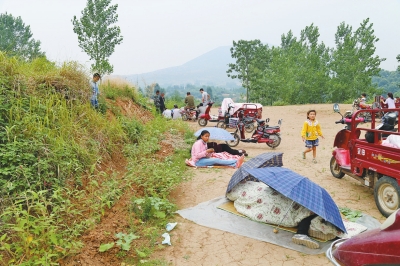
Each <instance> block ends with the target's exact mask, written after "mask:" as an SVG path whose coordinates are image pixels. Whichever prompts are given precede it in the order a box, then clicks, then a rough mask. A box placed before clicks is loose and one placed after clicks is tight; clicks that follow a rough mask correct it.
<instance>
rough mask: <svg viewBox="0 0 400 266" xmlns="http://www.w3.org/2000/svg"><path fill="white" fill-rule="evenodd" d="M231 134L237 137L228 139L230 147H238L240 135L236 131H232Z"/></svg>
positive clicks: (227, 142)
mask: <svg viewBox="0 0 400 266" xmlns="http://www.w3.org/2000/svg"><path fill="white" fill-rule="evenodd" d="M231 135H232V136H233V137H234V138H235V140H230V141H226V144H228V146H229V147H236V146H237V145H238V144H239V142H240V137H239V135H238V134H237V133H236V132H232V133H231Z"/></svg>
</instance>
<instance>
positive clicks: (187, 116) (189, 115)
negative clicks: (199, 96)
mask: <svg viewBox="0 0 400 266" xmlns="http://www.w3.org/2000/svg"><path fill="white" fill-rule="evenodd" d="M181 110H182V111H181V115H182V120H183V121H188V120H191V121H196V120H197V118H196V110H194V109H185V107H182V108H181Z"/></svg>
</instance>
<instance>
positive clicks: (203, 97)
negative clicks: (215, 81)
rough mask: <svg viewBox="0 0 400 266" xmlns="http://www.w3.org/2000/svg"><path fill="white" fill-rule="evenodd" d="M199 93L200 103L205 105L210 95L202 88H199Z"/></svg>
mask: <svg viewBox="0 0 400 266" xmlns="http://www.w3.org/2000/svg"><path fill="white" fill-rule="evenodd" d="M200 93H201V103H202V104H203V106H207V104H208V103H209V102H210V95H209V94H208V93H207V92H205V91H204V90H203V88H201V89H200Z"/></svg>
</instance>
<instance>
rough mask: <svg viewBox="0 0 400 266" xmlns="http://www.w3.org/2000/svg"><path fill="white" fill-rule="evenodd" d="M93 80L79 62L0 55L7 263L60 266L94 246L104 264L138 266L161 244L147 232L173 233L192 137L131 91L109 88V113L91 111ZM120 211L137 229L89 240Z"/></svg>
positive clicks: (0, 168)
mask: <svg viewBox="0 0 400 266" xmlns="http://www.w3.org/2000/svg"><path fill="white" fill-rule="evenodd" d="M89 77H90V75H89V74H88V73H87V72H86V71H85V69H84V68H83V67H82V66H80V65H79V64H77V63H75V62H67V63H64V64H63V65H61V66H58V65H56V64H55V63H53V62H49V61H47V60H46V59H44V58H41V59H36V60H35V61H33V62H24V61H19V60H18V59H17V58H8V57H6V56H5V55H4V54H2V53H0V101H1V104H0V193H1V195H0V198H1V201H0V261H2V263H3V264H8V265H33V264H41V265H57V264H58V263H59V262H61V261H68V260H69V259H71V258H73V254H75V253H78V252H80V251H82V250H84V249H85V247H88V246H95V247H96V248H95V251H96V252H98V253H99V254H100V256H101V257H102V261H104V263H105V264H108V265H110V264H111V261H114V262H115V261H126V262H132V263H133V264H137V263H138V261H139V260H140V259H143V258H146V257H147V256H148V255H149V254H150V253H151V251H152V248H151V247H152V246H154V237H153V236H152V235H149V234H148V233H147V232H148V228H152V230H153V232H157V230H161V228H164V226H165V221H166V219H167V218H168V217H169V215H171V213H172V211H173V210H174V205H173V204H172V203H170V202H169V201H168V200H167V196H168V194H169V192H170V190H171V189H172V188H173V187H174V186H175V185H176V184H178V183H179V182H180V181H181V178H182V175H183V172H184V171H185V166H184V164H182V161H183V159H184V158H185V157H186V156H187V149H188V147H189V145H190V143H191V142H192V141H193V139H192V137H191V136H192V133H191V132H190V131H189V130H188V129H187V127H186V125H185V124H183V123H179V122H178V123H176V122H175V123H172V121H165V120H164V119H162V118H161V117H159V116H156V115H154V110H153V108H152V106H151V105H149V104H148V103H147V100H146V99H144V98H141V97H140V96H139V94H138V93H137V92H136V89H135V88H134V87H133V86H131V85H130V84H128V83H123V82H119V81H112V80H111V81H108V82H106V83H103V84H101V86H100V91H101V98H100V99H99V101H100V107H99V109H98V110H95V109H93V108H91V106H90V103H89V97H90V89H89V85H88V81H89ZM171 136H175V138H176V136H180V137H179V140H173V137H171ZM185 138H186V139H187V142H188V144H187V143H186V142H185V141H184V139H185ZM171 143H172V144H171ZM121 199H124V201H123V202H124V204H121V203H120V202H121ZM118 204H119V205H120V208H121V209H120V213H121V214H120V215H125V216H126V217H124V218H123V219H124V220H126V221H129V220H130V219H131V221H135V222H132V223H127V224H125V225H121V226H112V227H111V229H112V230H111V229H110V230H109V231H107V234H106V233H104V234H103V237H101V238H96V239H95V240H96V242H95V243H94V242H93V241H92V242H89V241H87V239H86V238H85V236H87V235H88V234H90V233H91V230H93V229H94V228H96V226H98V225H100V224H103V223H110V224H115V221H113V220H112V216H109V215H108V214H109V213H110V212H111V208H113V206H115V205H118ZM109 217H111V220H110V219H109ZM128 217H129V218H128ZM119 218H121V217H119ZM100 228H101V227H100ZM98 231H99V232H102V231H101V230H98ZM133 235H135V237H132V236H133ZM118 239H119V240H120V241H119V242H118V241H117V240H118ZM121 241H122V242H123V243H124V245H122V244H121V243H122V242H121ZM128 242H129V243H128ZM99 247H101V248H99ZM82 253H84V252H82ZM108 262H110V263H108Z"/></svg>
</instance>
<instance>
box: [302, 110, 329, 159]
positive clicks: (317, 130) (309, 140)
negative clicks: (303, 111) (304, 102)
mask: <svg viewBox="0 0 400 266" xmlns="http://www.w3.org/2000/svg"><path fill="white" fill-rule="evenodd" d="M316 116H317V112H316V111H315V110H310V111H308V112H307V120H306V121H305V122H304V124H303V128H302V130H301V138H302V139H303V141H304V142H305V144H306V150H305V151H303V152H302V155H303V159H305V158H306V153H307V152H310V151H312V152H313V160H312V161H313V163H317V160H316V159H315V157H316V156H317V146H318V143H319V141H318V137H321V138H323V139H324V136H323V135H322V131H321V126H320V125H319V123H318V121H317V120H316V119H315V117H316Z"/></svg>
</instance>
